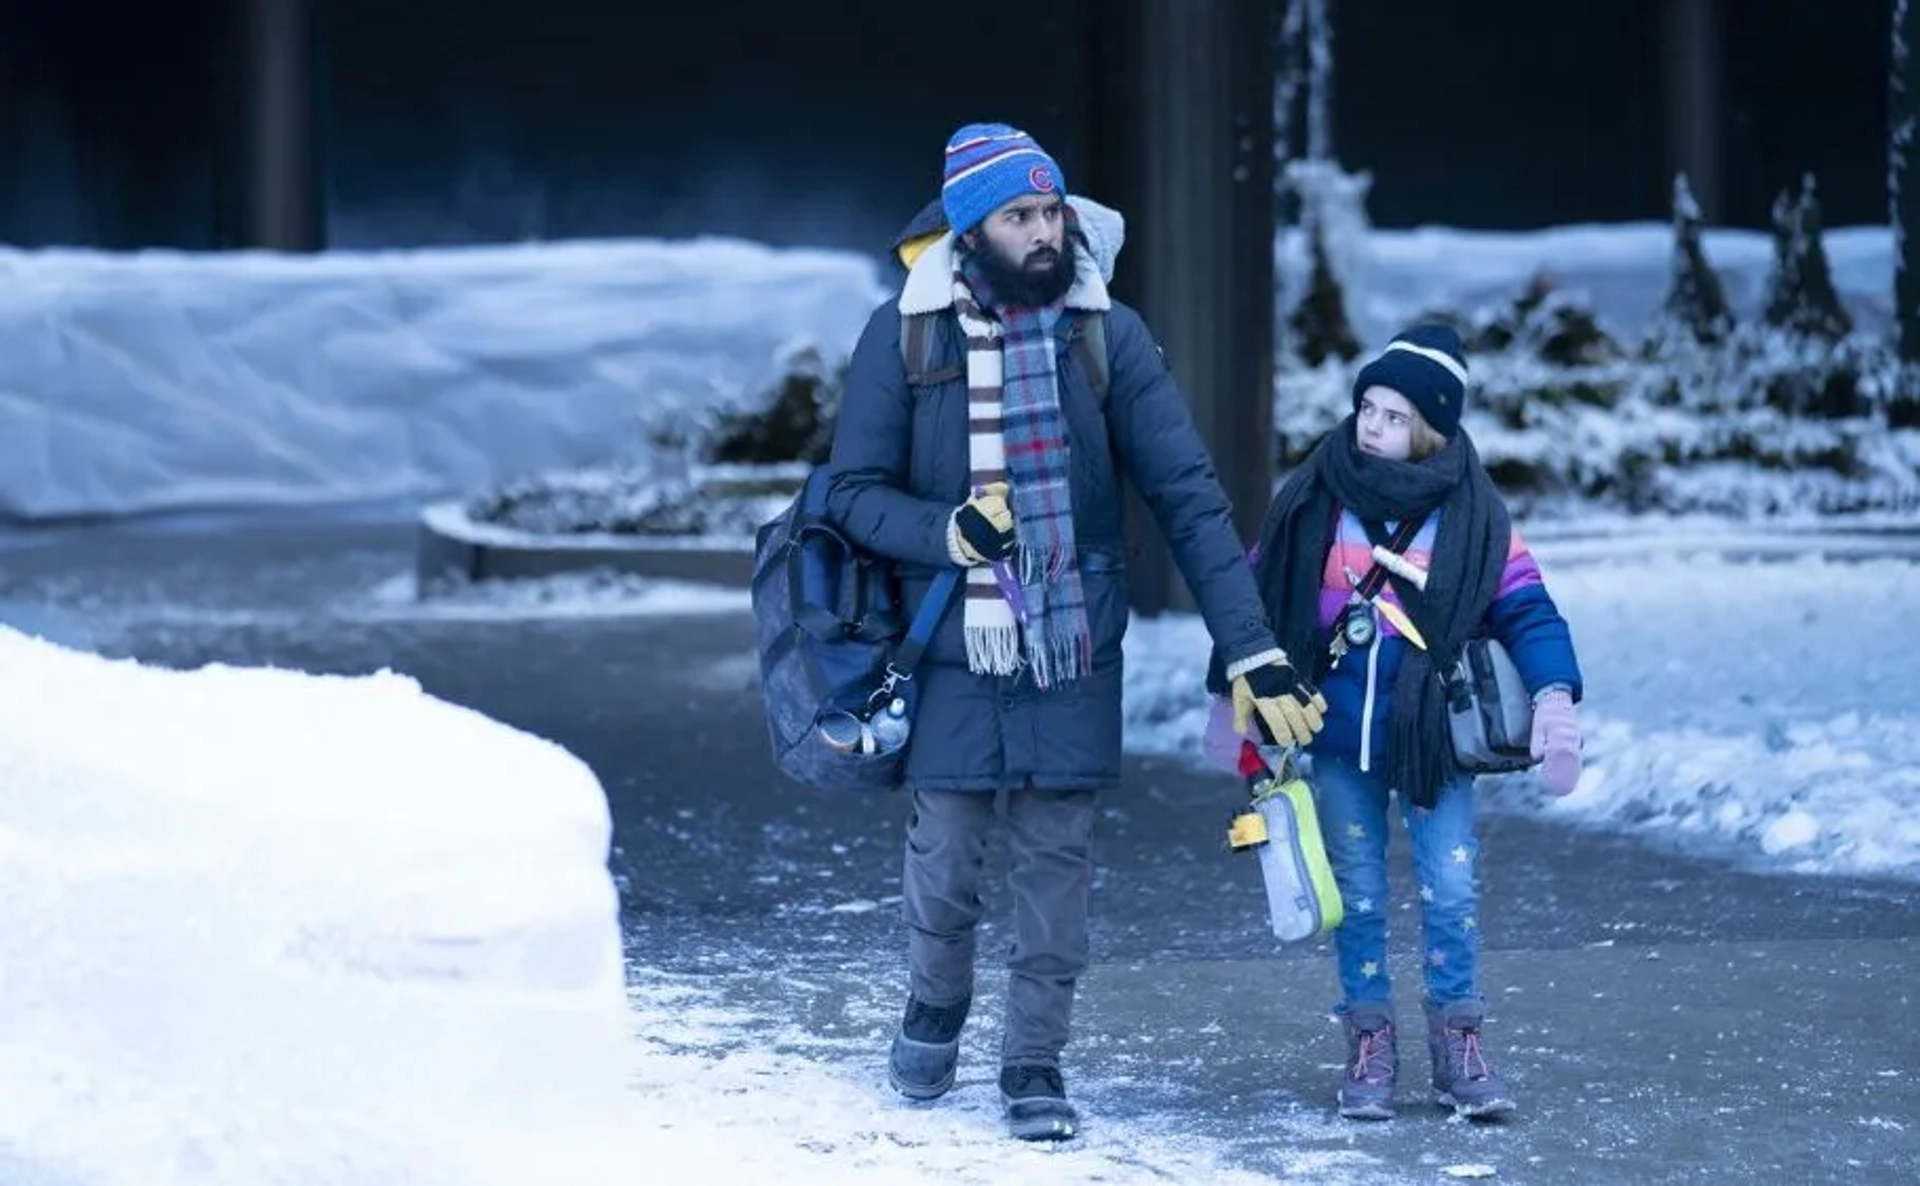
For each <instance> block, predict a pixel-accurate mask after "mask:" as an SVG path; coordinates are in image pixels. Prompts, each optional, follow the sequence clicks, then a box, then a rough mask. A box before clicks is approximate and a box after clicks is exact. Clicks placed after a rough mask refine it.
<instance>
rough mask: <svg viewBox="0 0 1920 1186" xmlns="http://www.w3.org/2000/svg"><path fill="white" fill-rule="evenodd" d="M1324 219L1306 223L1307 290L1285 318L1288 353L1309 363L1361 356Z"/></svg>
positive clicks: (1358, 340) (1317, 364)
mask: <svg viewBox="0 0 1920 1186" xmlns="http://www.w3.org/2000/svg"><path fill="white" fill-rule="evenodd" d="M1325 228H1326V221H1325V220H1324V219H1320V218H1315V219H1312V220H1310V221H1309V222H1308V224H1307V226H1306V228H1305V229H1306V234H1307V252H1308V255H1309V257H1310V262H1309V270H1308V273H1307V290H1306V292H1305V293H1304V294H1303V295H1302V296H1301V298H1300V303H1299V304H1298V305H1295V306H1294V309H1293V312H1292V313H1291V314H1290V315H1289V316H1288V318H1287V329H1288V331H1289V332H1288V341H1287V347H1288V352H1289V353H1291V354H1292V355H1293V356H1294V357H1296V358H1298V359H1299V360H1300V361H1302V362H1304V363H1306V364H1307V365H1308V366H1315V367H1317V366H1319V365H1320V364H1321V363H1323V362H1325V361H1326V360H1327V359H1329V358H1338V359H1340V360H1341V361H1343V362H1348V361H1351V360H1353V359H1355V358H1358V357H1359V355H1360V339H1359V337H1358V336H1357V335H1356V334H1355V333H1354V332H1353V322H1352V321H1351V320H1350V319H1349V318H1348V317H1347V298H1346V292H1345V288H1344V286H1343V285H1342V284H1341V282H1340V278H1339V277H1338V276H1337V275H1336V274H1335V273H1334V266H1333V261H1332V259H1331V258H1330V257H1329V255H1328V253H1327V241H1326V229H1325Z"/></svg>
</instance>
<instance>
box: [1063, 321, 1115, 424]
mask: <svg viewBox="0 0 1920 1186" xmlns="http://www.w3.org/2000/svg"><path fill="white" fill-rule="evenodd" d="M1069 332H1070V341H1071V347H1070V348H1071V349H1072V351H1073V355H1074V357H1075V358H1076V359H1078V360H1079V362H1080V369H1081V370H1083V371H1085V372H1086V373H1087V382H1089V383H1091V384H1092V385H1093V398H1094V402H1095V403H1098V404H1100V405H1102V406H1105V404H1106V402H1107V385H1108V384H1109V383H1110V382H1111V381H1112V370H1113V367H1112V363H1111V362H1110V361H1109V360H1108V358H1107V315H1106V314H1105V313H1082V314H1081V315H1080V316H1078V317H1076V318H1075V319H1074V323H1073V329H1072V330H1071V331H1069Z"/></svg>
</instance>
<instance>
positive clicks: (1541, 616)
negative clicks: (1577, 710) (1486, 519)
mask: <svg viewBox="0 0 1920 1186" xmlns="http://www.w3.org/2000/svg"><path fill="white" fill-rule="evenodd" d="M1487 629H1488V632H1489V633H1490V634H1492V635H1493V637H1495V638H1497V639H1499V640H1500V645H1502V646H1504V647H1506V648H1507V653H1508V654H1509V655H1511V656H1512V657H1513V665H1514V666H1515V667H1517V668H1519V669H1520V678H1521V679H1522V680H1523V681H1525V682H1526V685H1527V691H1528V692H1529V693H1537V692H1539V691H1540V689H1542V688H1544V687H1547V686H1548V685H1550V684H1565V685H1567V686H1568V687H1569V688H1571V689H1573V699H1574V702H1575V703H1578V702H1579V701H1580V699H1581V697H1582V696H1583V695H1584V694H1585V689H1584V687H1583V685H1582V682H1581V677H1580V660H1579V658H1578V656H1576V655H1575V654H1574V650H1573V632H1572V631H1571V630H1570V629H1569V628H1568V627H1567V620H1566V618H1564V617H1562V616H1561V614H1560V607H1559V606H1557V605H1555V604H1554V603H1553V597H1552V595H1551V594H1549V593H1548V592H1547V586H1546V582H1545V580H1544V579H1543V578H1542V577H1541V575H1540V566H1539V565H1538V564H1537V563H1535V562H1534V559H1533V555H1532V553H1530V552H1528V551H1527V549H1526V545H1525V544H1523V543H1520V542H1519V537H1518V534H1517V533H1516V535H1515V545H1514V549H1513V554H1512V555H1510V556H1509V557H1508V558H1507V569H1506V572H1505V574H1503V575H1502V577H1501V580H1500V592H1499V595H1498V596H1496V597H1495V598H1494V599H1493V605H1492V606H1490V607H1489V608H1488V610H1487Z"/></svg>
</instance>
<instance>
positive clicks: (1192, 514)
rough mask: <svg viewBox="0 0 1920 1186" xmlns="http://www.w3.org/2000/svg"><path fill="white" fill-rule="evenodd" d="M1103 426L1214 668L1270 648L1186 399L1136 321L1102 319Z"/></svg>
mask: <svg viewBox="0 0 1920 1186" xmlns="http://www.w3.org/2000/svg"><path fill="white" fill-rule="evenodd" d="M1107 335H1108V358H1109V362H1110V363H1111V367H1112V373H1111V377H1110V379H1109V384H1108V394H1107V398H1108V401H1109V404H1108V423H1109V424H1111V425H1112V428H1113V433H1114V443H1115V446H1116V447H1117V448H1118V450H1119V453H1120V457H1121V459H1122V461H1123V462H1124V463H1125V465H1126V467H1127V473H1128V475H1129V476H1130V477H1132V479H1133V482H1134V485H1136V486H1137V487H1139V490H1140V493H1141V494H1142V495H1143V496H1144V497H1145V499H1146V502H1147V506H1148V507H1149V508H1150V509H1151V510H1152V511H1153V517H1154V519H1155V521H1157V522H1158V523H1159V524H1160V530H1161V532H1162V534H1164V535H1165V536H1166V539H1167V544H1168V546H1169V547H1170V548H1171V549H1172V552H1173V559H1174V563H1175V564H1177V565H1178V566H1179V568H1180V575H1181V576H1183V577H1185V578H1186V582H1187V587H1188V588H1189V589H1191V590H1192V591H1193V598H1194V601H1195V602H1196V603H1197V604H1198V606H1199V609H1200V616H1201V618H1203V619H1204V620H1205V621H1206V624H1207V632H1208V633H1209V634H1210V635H1212V636H1213V640H1214V644H1215V646H1216V647H1217V649H1218V651H1219V653H1220V657H1221V660H1222V662H1223V663H1225V664H1232V663H1235V662H1238V661H1239V660H1241V659H1247V658H1251V657H1252V656H1254V655H1257V654H1259V653H1260V652H1262V651H1265V650H1269V649H1272V648H1273V647H1275V646H1276V645H1277V644H1276V643H1275V642H1274V640H1273V632H1272V631H1271V630H1269V629H1268V628H1267V617H1266V610H1265V607H1264V606H1263V605H1262V604H1261V601H1260V591H1259V587H1258V586H1257V585H1256V584H1255V583H1254V579H1253V570H1252V568H1250V567H1249V566H1248V564H1247V558H1246V553H1245V552H1244V551H1243V550H1242V549H1241V546H1240V541H1239V538H1238V537H1237V536H1236V535H1235V533H1234V527H1233V515H1232V510H1231V507H1230V506H1229V504H1228V502H1227V495H1226V491H1224V490H1222V489H1221V487H1220V480H1219V478H1218V477H1217V476H1216V475H1215V473H1214V469H1213V458H1212V457H1211V456H1210V455H1209V454H1208V453H1207V448H1206V444H1205V443H1204V442H1203V441H1201V439H1200V433H1199V431H1198V430H1197V429H1196V428H1195V427H1194V424H1193V416H1192V414H1191V413H1190V412H1189V411H1188V410H1187V398H1186V396H1185V395H1184V394H1182V393H1181V391H1180V388H1179V385H1178V384H1177V383H1176V382H1175V381H1174V378H1173V372H1172V371H1171V370H1170V369H1169V368H1168V366H1167V362H1166V358H1165V356H1164V355H1162V354H1161V353H1160V349H1159V347H1158V346H1156V345H1155V344H1154V341H1153V338H1152V336H1151V334H1150V333H1149V331H1148V329H1147V326H1146V323H1145V322H1143V321H1142V320H1141V319H1140V315H1139V314H1137V313H1135V312H1134V311H1133V310H1131V309H1129V308H1127V307H1126V306H1124V305H1120V304H1115V305H1114V306H1113V309H1112V311H1111V312H1110V313H1109V314H1108V315H1107Z"/></svg>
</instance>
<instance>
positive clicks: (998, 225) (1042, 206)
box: [980, 194, 1067, 276]
mask: <svg viewBox="0 0 1920 1186" xmlns="http://www.w3.org/2000/svg"><path fill="white" fill-rule="evenodd" d="M1066 235H1067V225H1066V204H1065V203H1064V202H1062V201H1061V200H1060V196H1059V195H1058V194H1028V195H1027V196H1026V197H1023V198H1015V199H1014V200H1013V201H1011V202H1008V203H1007V204H1006V205H1004V206H1002V207H1000V208H999V209H998V210H995V211H994V212H993V213H992V214H989V215H987V217H986V220H985V221H984V222H982V223H981V224H980V236H981V238H983V239H985V240H986V243H987V246H988V247H989V248H991V249H992V250H993V251H995V252H997V253H998V254H999V256H1000V261H1001V262H1002V263H1003V264H1005V265H1006V266H1007V267H1008V268H1009V269H1010V270H1012V271H1015V272H1021V273H1024V274H1026V275H1029V276H1038V275H1041V274H1043V273H1045V272H1047V271H1048V270H1049V269H1051V268H1053V267H1055V266H1056V265H1058V264H1059V262H1060V250H1061V244H1062V243H1063V242H1064V241H1065V240H1066Z"/></svg>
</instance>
